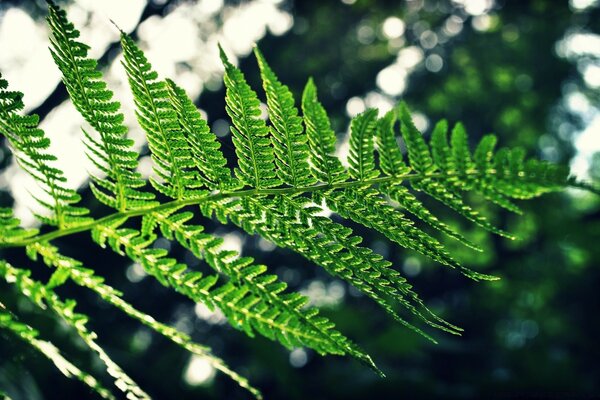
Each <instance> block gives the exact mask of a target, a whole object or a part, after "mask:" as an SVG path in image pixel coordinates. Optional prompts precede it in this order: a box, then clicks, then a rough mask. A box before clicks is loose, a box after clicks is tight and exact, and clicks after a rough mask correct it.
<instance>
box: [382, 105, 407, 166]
mask: <svg viewBox="0 0 600 400" xmlns="http://www.w3.org/2000/svg"><path fill="white" fill-rule="evenodd" d="M397 119H398V117H397V115H396V110H393V109H392V110H390V111H388V112H387V113H386V114H385V115H384V116H383V117H382V118H380V119H379V121H377V130H376V131H375V145H376V149H377V153H378V154H379V167H380V168H381V171H382V172H383V173H384V174H385V175H390V176H402V175H406V174H408V173H409V172H410V171H411V169H410V168H409V167H408V166H407V165H406V164H405V163H404V160H403V157H402V152H401V151H400V147H399V146H398V142H397V141H396V133H395V131H394V125H395V124H396V120H397Z"/></svg>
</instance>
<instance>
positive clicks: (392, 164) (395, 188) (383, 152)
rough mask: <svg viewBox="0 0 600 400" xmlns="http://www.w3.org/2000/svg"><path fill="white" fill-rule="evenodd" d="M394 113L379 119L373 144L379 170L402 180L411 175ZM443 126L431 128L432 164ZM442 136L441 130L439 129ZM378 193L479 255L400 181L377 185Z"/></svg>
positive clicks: (469, 242)
mask: <svg viewBox="0 0 600 400" xmlns="http://www.w3.org/2000/svg"><path fill="white" fill-rule="evenodd" d="M396 120H397V113H396V110H394V109H392V110H390V111H389V112H387V113H386V115H385V116H384V117H382V118H381V119H379V121H378V124H377V132H376V136H375V144H376V145H377V152H378V153H379V167H380V168H381V170H382V172H383V173H384V174H386V175H391V176H402V175H405V174H407V173H409V172H410V168H409V167H408V166H407V165H406V164H405V163H404V161H403V157H402V152H401V151H400V147H399V146H398V144H397V142H396V134H395V130H394V125H395V124H396ZM444 124H445V122H444V121H441V122H440V123H438V125H436V128H434V133H433V135H432V153H433V158H434V160H435V159H437V158H438V157H439V154H440V152H439V148H438V147H437V146H435V145H434V143H435V140H434V138H437V137H438V136H439V133H436V132H438V130H440V127H441V128H443V126H444ZM441 130H442V131H443V132H445V131H444V130H443V129H441ZM379 189H380V190H381V192H382V193H384V194H386V195H387V196H389V197H390V199H392V200H394V201H396V202H397V203H398V204H399V205H400V207H402V208H404V209H405V210H406V211H407V212H409V213H410V214H412V215H414V216H415V217H417V218H419V219H420V220H421V221H423V222H425V223H426V224H428V225H430V226H431V227H433V228H435V229H437V230H439V231H440V232H443V233H445V234H446V235H448V236H450V237H452V238H454V239H456V240H458V241H459V242H461V243H462V244H464V245H465V246H467V247H470V248H472V249H474V250H477V251H482V250H481V248H480V247H479V246H477V245H475V244H474V243H472V242H471V241H470V240H468V239H467V238H465V237H464V236H463V235H461V234H460V233H458V232H456V231H455V230H454V229H452V228H450V227H449V226H448V225H447V224H445V223H444V222H442V221H440V220H439V218H437V217H436V216H435V215H433V214H432V213H431V212H430V211H429V210H428V209H427V208H426V207H425V205H423V203H421V202H420V201H419V200H418V199H417V198H416V196H415V195H413V194H412V193H411V192H410V191H409V190H408V188H406V187H405V186H402V181H397V182H391V183H387V184H382V185H380V187H379Z"/></svg>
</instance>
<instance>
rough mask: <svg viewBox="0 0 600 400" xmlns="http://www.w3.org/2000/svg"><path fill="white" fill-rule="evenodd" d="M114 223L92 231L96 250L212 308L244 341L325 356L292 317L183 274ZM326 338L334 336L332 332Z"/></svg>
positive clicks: (213, 278) (246, 292)
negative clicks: (106, 249) (124, 259)
mask: <svg viewBox="0 0 600 400" xmlns="http://www.w3.org/2000/svg"><path fill="white" fill-rule="evenodd" d="M120 223H122V221H118V222H115V223H113V224H111V225H100V226H98V228H97V229H96V230H95V231H94V239H95V240H96V241H97V242H98V243H99V244H100V245H101V246H105V244H106V243H107V242H108V244H109V246H110V247H111V248H112V249H113V250H114V251H116V252H118V253H120V254H127V255H128V256H129V257H130V258H131V259H133V260H134V261H137V262H139V263H140V264H141V265H142V266H143V267H144V268H145V270H146V272H148V274H150V275H152V276H154V277H155V278H156V279H157V280H158V281H159V282H161V283H162V284H163V285H165V286H167V287H172V288H173V289H175V290H176V291H177V292H179V293H181V294H183V295H185V296H187V297H188V298H190V299H191V300H193V301H195V302H202V303H204V304H205V305H207V306H208V307H209V308H211V309H214V308H215V307H218V308H219V309H220V310H221V311H222V312H223V314H224V315H225V316H226V317H227V319H228V320H229V322H230V324H231V325H232V326H233V327H235V328H237V329H240V330H243V331H244V332H245V333H246V334H247V335H248V336H250V337H254V332H255V331H256V332H259V333H260V334H261V335H263V336H265V337H267V338H269V339H271V340H277V341H279V342H280V343H281V344H283V345H284V346H286V347H288V348H291V347H298V346H303V345H306V346H308V347H311V348H315V349H317V350H319V351H326V348H325V347H324V346H323V339H322V337H321V336H320V334H319V333H315V332H314V331H312V330H306V329H303V328H304V326H302V325H301V324H299V323H298V321H297V320H296V319H294V318H293V316H291V315H289V314H288V313H282V312H280V310H277V309H274V308H273V307H270V306H269V304H267V303H265V302H264V301H262V300H261V298H259V297H257V296H255V295H254V294H253V293H252V291H251V290H250V288H249V287H247V286H246V285H237V284H235V283H234V282H233V281H229V282H227V283H224V284H221V285H220V286H216V284H217V282H218V281H219V276H218V275H208V276H205V277H203V276H202V274H201V273H199V272H195V271H194V272H191V271H187V267H186V266H185V265H183V264H180V263H178V262H177V261H176V260H175V259H173V258H168V257H166V255H167V252H166V250H164V249H154V248H148V246H150V245H151V244H152V243H153V242H154V239H155V236H153V235H148V236H142V235H141V234H140V232H139V231H136V230H134V229H126V228H120V229H119V228H118V225H119V224H120ZM248 272H249V271H248ZM270 289H271V290H274V291H275V294H276V293H277V290H279V291H280V290H281V285H274V287H271V288H270ZM292 299H293V300H292ZM298 299H299V298H297V297H295V298H294V297H290V298H288V299H287V300H288V301H290V304H293V303H294V302H298ZM298 304H299V303H298ZM332 335H333V336H335V335H334V334H333V332H332ZM332 351H333V350H330V351H328V352H332Z"/></svg>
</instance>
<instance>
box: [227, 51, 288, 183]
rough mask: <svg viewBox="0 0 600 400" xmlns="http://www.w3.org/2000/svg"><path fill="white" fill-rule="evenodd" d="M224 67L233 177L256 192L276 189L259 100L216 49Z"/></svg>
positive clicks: (273, 161)
mask: <svg viewBox="0 0 600 400" xmlns="http://www.w3.org/2000/svg"><path fill="white" fill-rule="evenodd" d="M219 51H220V54H221V60H222V61H223V65H224V66H225V75H224V77H223V81H224V82H225V88H226V89H227V90H226V95H225V102H226V104H227V105H226V110H227V114H228V115H229V116H230V117H231V122H232V124H233V125H232V126H231V133H232V135H233V144H234V146H235V153H236V155H237V157H238V168H236V169H235V174H236V176H237V177H238V178H239V179H240V180H241V181H242V182H243V183H244V184H245V185H248V186H250V187H254V188H257V189H261V188H269V187H274V186H279V185H280V183H281V181H280V180H279V178H278V177H277V174H276V172H275V155H274V153H273V147H272V146H271V142H270V140H269V138H268V137H267V135H268V134H269V130H268V129H267V125H266V123H265V121H264V120H263V119H262V118H261V110H260V101H259V100H258V97H257V95H256V92H255V91H254V90H252V88H251V87H250V85H248V83H247V82H246V78H245V77H244V74H243V73H242V71H240V70H239V69H238V68H237V67H235V66H234V65H233V64H231V63H230V62H229V60H228V59H227V56H226V55H225V52H224V51H223V48H221V47H220V46H219Z"/></svg>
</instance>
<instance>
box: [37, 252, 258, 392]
mask: <svg viewBox="0 0 600 400" xmlns="http://www.w3.org/2000/svg"><path fill="white" fill-rule="evenodd" d="M27 253H28V255H29V257H31V258H32V259H33V260H36V259H37V257H38V255H39V256H41V257H42V260H43V261H44V264H46V265H48V266H51V267H54V268H56V270H55V272H54V274H53V275H52V278H51V279H50V281H49V284H47V285H46V287H49V286H52V285H51V284H53V285H56V284H61V283H62V282H64V280H66V279H68V278H70V279H71V280H72V281H73V282H74V283H75V284H77V285H78V286H81V287H85V288H87V289H90V290H92V291H93V292H95V293H96V294H97V295H98V296H100V298H102V299H103V300H104V301H106V302H107V303H109V304H111V305H113V306H114V307H116V308H118V309H119V310H121V311H123V312H124V313H125V314H127V315H129V316H130V317H132V318H134V319H135V320H137V321H139V322H141V323H142V324H144V325H146V326H148V327H149V328H150V329H152V330H154V331H155V332H157V333H159V334H161V335H163V336H164V337H166V338H167V339H169V340H171V341H172V342H173V343H176V344H177V345H179V346H181V347H182V348H184V349H186V350H187V351H189V352H190V353H192V354H196V355H198V356H200V357H202V358H203V359H205V360H207V361H208V362H209V363H210V365H212V366H213V367H214V368H215V369H217V370H218V371H221V372H222V373H224V374H225V375H227V376H229V377H230V378H231V379H232V380H234V381H235V382H237V383H238V384H239V385H240V386H241V387H243V388H245V389H247V390H248V391H249V392H250V393H252V394H253V395H254V396H255V397H256V398H257V399H260V398H261V397H262V396H261V394H260V392H259V391H258V390H257V389H256V388H254V387H253V386H252V385H250V383H249V382H248V380H247V379H246V378H244V377H243V376H241V375H239V374H238V373H237V372H235V371H233V370H232V369H231V368H229V367H228V366H227V364H226V363H225V362H224V361H223V360H221V359H220V358H218V357H216V356H215V355H214V354H212V351H211V349H210V348H208V347H206V346H202V345H200V344H198V343H195V342H194V341H192V339H191V338H190V337H189V336H188V335H187V334H185V333H182V332H180V331H178V330H177V329H175V328H173V327H171V326H168V325H165V324H163V323H161V322H159V321H156V320H155V319H154V318H153V317H152V316H150V315H148V314H145V313H143V312H141V311H139V310H137V309H136V308H135V307H133V306H132V305H131V304H129V303H127V302H126V301H125V300H123V298H122V294H121V293H120V292H119V291H117V290H116V289H114V288H113V287H111V286H109V285H107V284H106V283H104V278H102V277H99V276H97V275H95V274H94V271H93V270H92V269H89V268H84V267H83V265H82V263H81V262H79V261H77V260H75V259H73V258H71V257H66V256H64V255H62V254H60V253H59V252H58V248H56V247H55V246H53V245H51V244H50V243H39V242H38V243H34V244H32V245H29V246H28V247H27ZM57 276H61V278H60V281H59V280H57V279H56V277H57ZM61 281H62V282H61Z"/></svg>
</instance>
